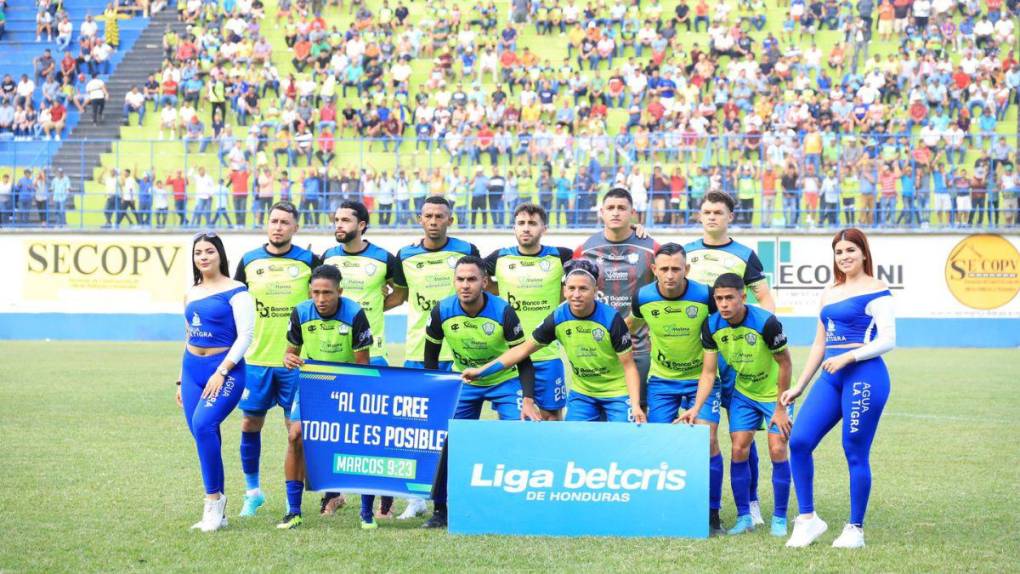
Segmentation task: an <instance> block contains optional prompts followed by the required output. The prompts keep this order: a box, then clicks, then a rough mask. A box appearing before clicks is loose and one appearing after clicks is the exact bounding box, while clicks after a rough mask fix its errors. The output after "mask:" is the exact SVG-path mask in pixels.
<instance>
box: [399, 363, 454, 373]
mask: <svg viewBox="0 0 1020 574" xmlns="http://www.w3.org/2000/svg"><path fill="white" fill-rule="evenodd" d="M404 368H405V369H422V370H424V369H425V361H404ZM439 370H440V371H446V372H447V373H451V372H453V361H439Z"/></svg>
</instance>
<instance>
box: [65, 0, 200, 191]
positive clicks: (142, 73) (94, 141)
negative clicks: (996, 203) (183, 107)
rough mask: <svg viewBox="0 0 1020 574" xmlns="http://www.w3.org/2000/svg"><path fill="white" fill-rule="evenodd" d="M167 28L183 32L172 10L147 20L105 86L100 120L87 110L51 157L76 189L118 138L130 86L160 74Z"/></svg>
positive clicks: (80, 186)
mask: <svg viewBox="0 0 1020 574" xmlns="http://www.w3.org/2000/svg"><path fill="white" fill-rule="evenodd" d="M168 25H169V26H171V27H172V28H173V29H174V30H175V31H177V32H184V24H182V23H180V22H178V21H177V13H176V11H175V10H173V9H172V8H169V7H168V8H166V9H164V10H162V11H161V12H159V13H158V14H154V15H153V16H152V17H151V18H150V20H149V25H148V27H147V28H145V30H143V31H142V34H141V36H139V38H138V40H137V41H136V42H135V45H134V49H132V50H131V51H130V52H128V53H127V54H125V55H124V59H123V60H122V61H121V63H120V65H118V66H117V69H116V70H115V71H114V73H113V75H112V76H110V78H109V80H108V81H107V83H106V89H107V91H109V93H110V97H109V99H108V100H107V102H106V112H105V114H104V118H103V121H102V122H100V123H99V124H98V125H92V115H91V110H89V109H88V108H86V110H85V113H83V114H82V117H81V121H80V122H79V123H78V125H77V126H76V127H75V128H74V130H73V131H72V132H71V133H70V134H68V136H67V141H65V142H64V145H63V146H61V148H60V150H59V151H58V152H57V154H56V156H55V157H54V158H53V162H52V169H53V170H54V171H56V169H57V168H63V170H64V173H65V174H67V176H68V177H69V178H70V179H71V182H72V185H73V187H74V188H75V189H78V190H80V189H83V187H84V182H85V180H88V179H91V178H92V176H93V171H94V170H95V168H96V167H98V166H99V163H100V156H101V155H102V154H104V153H107V152H109V151H110V150H111V149H112V143H111V142H112V141H113V140H116V139H118V138H119V137H120V128H121V124H122V120H123V107H124V96H125V94H127V93H128V92H129V91H130V90H131V87H132V86H138V87H139V88H141V87H142V86H143V85H144V84H145V81H146V80H147V79H148V77H149V74H152V73H155V72H158V71H159V69H160V66H161V64H162V62H163V34H164V33H165V32H166V27H167V26H168Z"/></svg>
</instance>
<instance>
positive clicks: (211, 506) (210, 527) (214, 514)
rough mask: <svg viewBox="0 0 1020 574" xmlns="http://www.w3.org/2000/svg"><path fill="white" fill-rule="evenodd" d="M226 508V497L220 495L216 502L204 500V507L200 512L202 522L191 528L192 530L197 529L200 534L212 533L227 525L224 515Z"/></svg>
mask: <svg viewBox="0 0 1020 574" xmlns="http://www.w3.org/2000/svg"><path fill="white" fill-rule="evenodd" d="M226 507H227V497H226V495H222V494H221V495H220V497H219V499H218V500H209V499H206V500H205V507H204V508H203V510H202V520H200V521H199V522H196V523H195V524H193V525H192V526H191V528H192V530H194V529H198V530H201V531H202V532H213V531H214V530H219V529H220V528H223V527H224V526H226V525H227V517H226V515H225V514H224V512H225V510H226Z"/></svg>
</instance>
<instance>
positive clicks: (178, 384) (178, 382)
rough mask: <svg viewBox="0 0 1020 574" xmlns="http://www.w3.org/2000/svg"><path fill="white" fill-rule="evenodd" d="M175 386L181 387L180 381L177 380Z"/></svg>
mask: <svg viewBox="0 0 1020 574" xmlns="http://www.w3.org/2000/svg"><path fill="white" fill-rule="evenodd" d="M177 386H178V387H179V386H181V380H180V379H177Z"/></svg>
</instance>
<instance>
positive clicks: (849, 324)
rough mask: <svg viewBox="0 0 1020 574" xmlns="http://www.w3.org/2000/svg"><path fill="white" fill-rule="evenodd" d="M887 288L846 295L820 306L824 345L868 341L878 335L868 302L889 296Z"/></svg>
mask: <svg viewBox="0 0 1020 574" xmlns="http://www.w3.org/2000/svg"><path fill="white" fill-rule="evenodd" d="M891 296H892V293H890V292H889V290H888V289H884V290H882V291H876V292H874V293H864V294H862V295H854V296H853V297H847V298H846V299H843V300H842V301H837V302H835V303H830V304H828V305H826V306H824V307H822V312H821V320H822V325H823V326H824V327H825V344H826V345H846V344H853V343H870V342H871V341H873V340H874V339H875V338H876V337H877V336H878V328H877V325H876V321H875V317H874V316H872V315H871V314H869V313H868V304H869V303H871V302H872V301H874V300H875V299H879V298H881V297H891Z"/></svg>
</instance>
